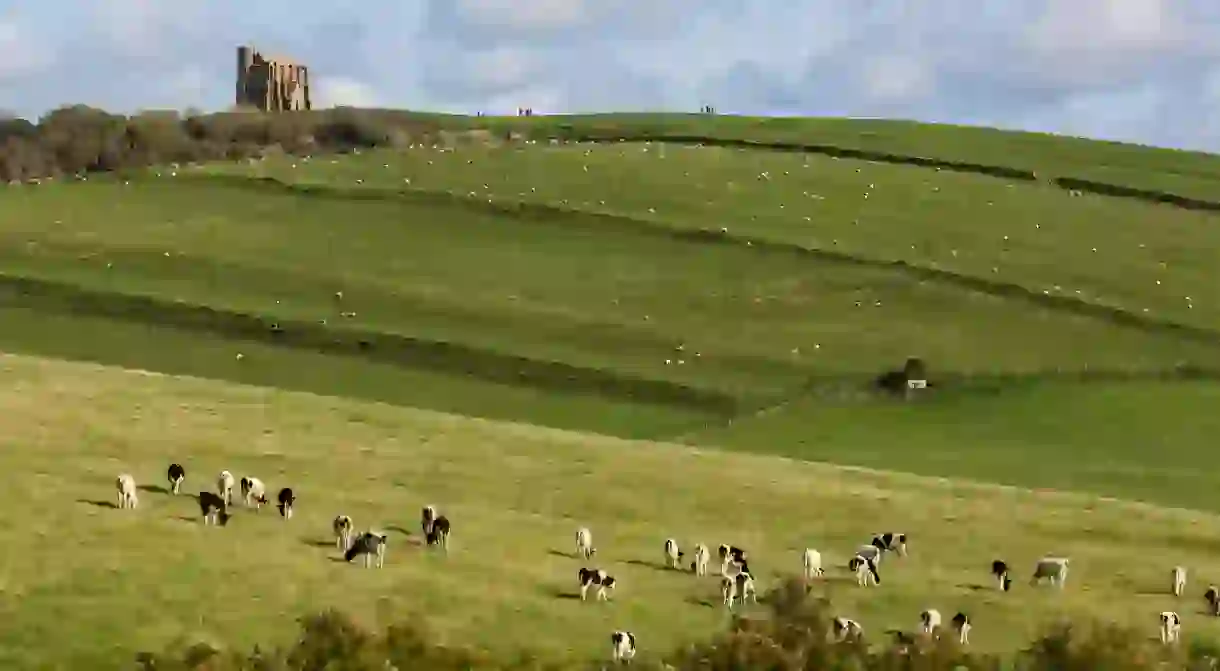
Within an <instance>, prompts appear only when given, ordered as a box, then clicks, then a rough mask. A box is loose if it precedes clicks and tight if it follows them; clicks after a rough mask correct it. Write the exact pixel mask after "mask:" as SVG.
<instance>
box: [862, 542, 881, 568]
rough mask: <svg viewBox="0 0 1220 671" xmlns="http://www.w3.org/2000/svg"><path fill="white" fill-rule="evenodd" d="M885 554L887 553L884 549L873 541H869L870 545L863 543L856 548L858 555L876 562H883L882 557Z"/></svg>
mask: <svg viewBox="0 0 1220 671" xmlns="http://www.w3.org/2000/svg"><path fill="white" fill-rule="evenodd" d="M883 554H885V553H884V551H883V550H882V549H881V548H879V547H877V546H876V545H873V544H872V543H869V544H868V545H861V546H860V547H858V548H856V556H857V557H864V558H865V559H868V560H870V561H872V562H873V563H874V564H880V563H881V557H882V555H883Z"/></svg>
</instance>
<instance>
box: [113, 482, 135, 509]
mask: <svg viewBox="0 0 1220 671" xmlns="http://www.w3.org/2000/svg"><path fill="white" fill-rule="evenodd" d="M115 487H117V488H118V490H119V508H120V509H123V508H135V507H136V506H138V505H140V497H139V496H137V495H136V479H135V478H133V477H131V475H130V474H129V473H123V474H122V475H120V476H119V477H118V479H116V480H115Z"/></svg>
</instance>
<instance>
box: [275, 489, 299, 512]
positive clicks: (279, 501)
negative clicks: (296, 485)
mask: <svg viewBox="0 0 1220 671" xmlns="http://www.w3.org/2000/svg"><path fill="white" fill-rule="evenodd" d="M275 500H276V507H277V508H279V510H280V515H281V516H283V518H284V519H286V520H290V519H292V504H294V503H296V500H297V497H296V494H293V493H292V488H291V487H285V488H283V489H281V490H280V493H279V495H278V496H276V497H275Z"/></svg>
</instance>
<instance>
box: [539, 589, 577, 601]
mask: <svg viewBox="0 0 1220 671" xmlns="http://www.w3.org/2000/svg"><path fill="white" fill-rule="evenodd" d="M542 593H543V594H546V595H547V596H549V597H551V598H554V599H566V600H568V601H580V592H570V591H568V590H566V589H561V588H559V587H543V588H542Z"/></svg>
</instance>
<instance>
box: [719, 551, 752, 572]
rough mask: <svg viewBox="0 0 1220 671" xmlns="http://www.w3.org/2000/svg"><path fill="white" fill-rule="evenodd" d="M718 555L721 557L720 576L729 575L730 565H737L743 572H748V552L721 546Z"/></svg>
mask: <svg viewBox="0 0 1220 671" xmlns="http://www.w3.org/2000/svg"><path fill="white" fill-rule="evenodd" d="M716 553H717V554H718V555H719V556H720V574H721V575H728V571H729V564H730V563H735V564H737V565H738V566H739V567H740V570H742V571H748V570H749V565H748V564H747V563H746V557H747V554H746V551H745V550H742V549H741V548H739V547H736V546H733V545H721V546H720V547H719V548H717V549H716Z"/></svg>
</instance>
